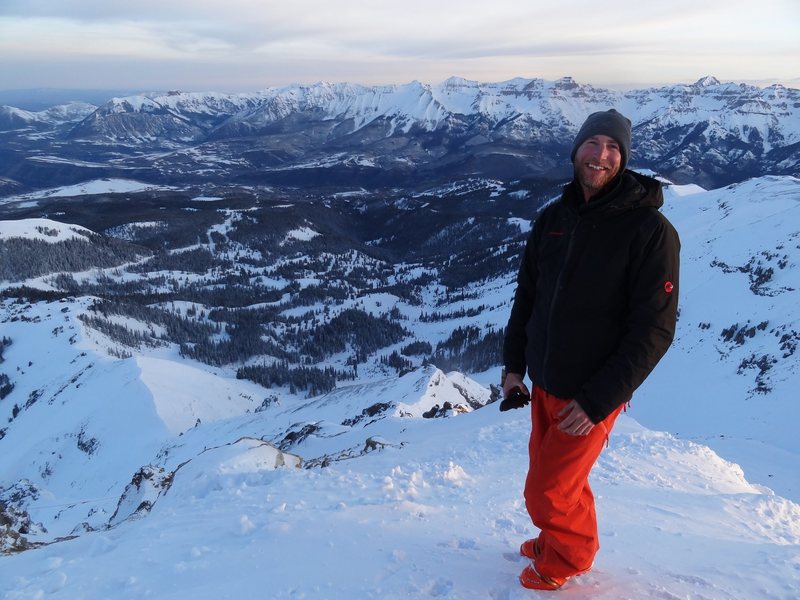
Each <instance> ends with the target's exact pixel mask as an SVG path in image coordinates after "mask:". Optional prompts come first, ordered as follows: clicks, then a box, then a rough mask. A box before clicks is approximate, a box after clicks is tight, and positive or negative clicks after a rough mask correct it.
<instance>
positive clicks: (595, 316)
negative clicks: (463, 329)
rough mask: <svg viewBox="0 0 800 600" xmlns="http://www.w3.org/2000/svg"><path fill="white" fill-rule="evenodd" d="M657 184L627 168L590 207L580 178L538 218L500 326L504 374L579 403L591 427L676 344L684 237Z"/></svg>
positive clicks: (625, 397) (626, 397)
mask: <svg viewBox="0 0 800 600" xmlns="http://www.w3.org/2000/svg"><path fill="white" fill-rule="evenodd" d="M663 202H664V198H663V195H662V192H661V184H660V183H659V182H658V181H656V180H655V179H652V178H650V177H646V176H644V175H640V174H638V173H634V172H633V171H625V172H624V173H623V174H622V176H621V177H619V178H618V180H617V182H616V184H612V187H611V189H610V190H607V191H604V192H603V193H602V194H601V195H600V196H597V197H595V198H592V200H591V201H590V202H588V203H586V202H584V201H583V195H582V193H581V191H580V188H579V187H578V184H577V183H576V182H574V181H573V182H572V183H570V184H569V185H567V186H566V187H565V188H564V192H563V194H562V196H561V198H560V200H558V201H556V202H554V203H553V204H551V205H549V206H547V207H546V208H545V209H544V210H543V211H542V213H541V214H540V215H539V217H538V218H537V220H536V223H535V224H534V227H533V231H531V234H530V236H529V238H528V241H527V243H526V246H525V252H524V254H523V257H522V264H521V266H520V270H519V275H518V279H517V290H516V293H515V295H514V304H513V307H512V309H511V316H510V318H509V321H508V327H507V328H506V335H505V341H504V345H503V359H504V363H505V367H506V370H507V371H508V372H512V373H521V374H522V375H524V374H525V373H526V371H527V373H528V374H529V375H530V378H531V380H532V381H533V382H534V383H535V384H536V385H538V386H539V387H541V388H543V389H544V390H545V391H547V392H549V393H550V394H553V395H555V396H558V397H560V398H564V399H571V398H574V399H576V400H577V401H578V402H579V403H580V405H581V407H582V408H583V409H584V411H586V414H587V415H588V416H589V418H590V419H591V420H592V421H593V422H594V423H599V422H600V421H602V420H603V419H604V418H605V417H606V416H608V415H609V414H610V413H611V412H613V411H614V409H615V408H617V407H618V406H620V405H621V404H623V403H625V402H627V401H629V400H630V398H631V396H632V395H633V392H634V390H635V389H636V388H637V387H639V385H640V384H641V383H642V382H643V381H644V380H645V378H646V377H647V376H648V375H649V374H650V372H651V371H652V370H653V368H654V367H655V366H656V363H657V362H658V361H659V360H660V359H661V357H662V356H663V355H664V353H665V352H666V351H667V348H668V347H669V345H670V344H671V343H672V339H673V337H674V335H675V322H676V316H677V308H678V268H679V252H680V240H679V239H678V234H677V232H676V231H675V229H674V228H673V226H672V225H671V224H670V223H669V221H668V220H667V219H666V217H664V216H663V215H662V214H661V213H660V212H659V210H658V209H659V207H661V205H662V204H663Z"/></svg>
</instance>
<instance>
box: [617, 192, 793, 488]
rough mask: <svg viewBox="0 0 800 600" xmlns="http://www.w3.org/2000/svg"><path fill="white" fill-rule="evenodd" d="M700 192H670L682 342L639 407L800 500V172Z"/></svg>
mask: <svg viewBox="0 0 800 600" xmlns="http://www.w3.org/2000/svg"><path fill="white" fill-rule="evenodd" d="M696 191H697V189H696V188H695V189H693V188H691V187H682V186H675V187H673V188H671V189H670V190H668V191H667V193H666V204H665V209H664V212H665V213H666V214H667V216H668V217H669V218H670V219H671V220H672V222H673V223H675V224H676V226H677V228H678V231H679V233H680V236H681V240H682V249H681V298H680V319H679V323H678V333H677V340H676V342H675V344H674V346H673V348H672V349H671V350H670V351H669V352H668V353H667V355H666V357H665V358H664V361H663V363H662V365H661V366H660V367H659V368H658V370H657V371H656V372H655V373H654V374H653V376H652V377H651V378H650V379H648V381H647V382H645V386H644V392H645V393H646V394H647V396H648V398H647V400H646V401H644V400H642V401H641V402H639V401H637V400H634V411H633V414H634V416H635V417H636V418H637V419H640V420H641V421H642V422H643V423H644V424H646V425H647V426H648V427H651V428H657V429H665V430H667V431H670V432H673V433H675V434H677V435H680V436H681V437H684V438H688V439H694V440H697V441H700V442H702V443H707V444H709V445H710V446H711V447H713V448H715V449H716V450H717V451H718V452H721V453H723V454H724V455H725V456H728V457H730V458H731V459H732V460H735V461H736V462H738V463H741V464H742V465H743V466H744V467H745V468H746V471H747V472H748V473H750V474H751V476H752V477H754V478H756V480H757V481H758V482H760V483H763V484H765V485H771V486H773V487H775V488H776V489H777V490H778V491H779V492H780V493H783V494H787V495H789V496H790V497H792V498H795V499H796V500H797V499H800V476H798V470H797V468H796V465H797V464H798V463H797V461H798V460H799V459H800V445H798V438H797V434H796V432H795V430H794V423H797V422H799V421H800V403H798V401H797V400H798V392H797V390H798V389H800V353H798V352H797V348H798V343H800V321H798V306H800V302H798V300H799V299H800V180H799V179H796V178H792V177H764V178H759V179H753V180H749V181H746V182H744V183H741V184H738V185H734V186H730V187H727V188H723V189H719V190H712V191H708V192H700V193H692V192H696Z"/></svg>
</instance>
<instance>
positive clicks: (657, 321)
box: [575, 213, 680, 423]
mask: <svg viewBox="0 0 800 600" xmlns="http://www.w3.org/2000/svg"><path fill="white" fill-rule="evenodd" d="M659 217H660V218H659V222H658V225H657V226H656V227H654V228H653V229H652V230H651V231H652V233H651V234H650V235H649V237H648V238H647V239H645V240H644V241H643V242H642V244H641V248H640V249H639V251H638V252H635V253H634V258H633V260H632V262H631V269H630V277H629V283H628V290H627V296H628V304H627V307H626V312H625V321H624V327H623V335H622V337H621V339H620V342H619V344H618V345H617V348H616V350H615V352H613V353H612V354H611V356H610V357H609V358H608V359H607V360H606V362H605V363H604V365H603V367H602V368H601V369H600V370H598V371H597V372H596V373H595V374H594V375H593V376H592V377H591V378H589V380H588V381H587V382H586V383H585V384H584V386H583V387H582V388H581V391H580V392H579V393H578V395H577V396H576V398H575V399H576V400H577V401H578V403H579V404H580V405H581V407H582V408H583V409H584V411H586V414H587V415H588V416H589V418H590V419H591V420H592V421H593V422H594V423H599V422H600V421H602V420H603V419H605V418H606V417H607V416H608V415H609V414H611V413H612V412H613V411H614V410H615V409H616V408H617V407H618V406H620V405H622V404H624V403H625V402H628V401H629V400H630V399H631V397H632V396H633V392H634V391H635V390H636V388H638V387H639V386H640V385H641V384H642V382H644V380H645V379H646V378H647V376H648V375H649V374H650V372H651V371H652V370H653V368H654V367H655V366H656V364H657V363H658V362H659V360H661V357H662V356H664V354H665V353H666V351H667V349H668V348H669V346H670V344H671V343H672V340H673V338H674V337H675V327H676V322H677V312H678V277H679V269H680V239H679V237H678V233H677V232H676V231H675V228H674V227H673V226H672V225H671V224H670V223H669V221H667V219H666V218H665V217H663V216H662V215H661V214H660V213H659Z"/></svg>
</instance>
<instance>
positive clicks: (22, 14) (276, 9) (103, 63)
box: [0, 0, 800, 86]
mask: <svg viewBox="0 0 800 600" xmlns="http://www.w3.org/2000/svg"><path fill="white" fill-rule="evenodd" d="M798 7H800V3H797V2H796V1H795V0H760V1H759V2H758V3H757V4H753V3H752V2H750V1H747V2H745V0H727V1H726V2H722V1H721V0H706V1H705V2H697V1H696V0H672V2H670V3H647V2H642V1H641V0H635V1H634V0H620V2H618V3H617V4H616V5H615V6H614V10H608V9H607V7H606V8H598V6H597V4H596V2H594V1H589V0H565V1H564V2H562V3H553V4H552V5H545V6H542V5H541V4H540V3H533V2H520V0H493V1H492V2H491V3H487V2H485V0H480V1H479V0H406V1H405V2H403V3H402V4H400V3H398V2H396V1H395V0H393V1H391V2H390V1H388V0H371V1H369V2H365V1H363V0H326V1H323V0H291V1H288V2H274V1H271V0H270V1H265V0H225V2H219V0H193V1H189V0H169V1H164V0H139V1H137V2H120V3H117V2H109V1H108V0H102V1H101V0H70V1H69V2H66V1H64V0H2V1H0V67H2V68H3V70H4V72H5V73H11V72H14V73H18V72H19V71H20V69H17V66H20V65H23V64H24V65H26V67H25V69H27V71H25V69H23V72H26V74H27V77H28V78H29V79H30V78H33V77H34V76H35V75H37V74H40V75H41V78H40V79H41V80H42V81H41V84H42V85H46V81H44V80H45V77H44V75H45V73H50V71H51V69H50V65H52V64H56V63H57V64H60V65H62V66H63V68H68V69H69V68H70V66H69V65H72V67H71V68H72V70H73V71H85V70H86V69H87V65H90V64H91V60H90V58H91V57H92V56H94V57H96V69H97V70H100V69H108V71H105V72H104V73H103V74H104V75H106V76H108V77H112V78H121V77H122V76H124V75H126V74H127V75H133V74H134V73H135V74H137V75H139V74H141V75H142V76H143V77H145V76H146V72H147V71H148V70H149V71H150V72H151V73H152V82H151V85H155V84H156V83H157V81H156V76H157V75H159V74H166V73H168V72H169V69H175V71H174V72H173V79H178V78H181V77H185V79H186V80H187V81H189V79H191V78H190V77H189V76H188V75H187V73H189V72H191V73H198V74H199V73H205V77H206V81H208V84H206V85H207V86H208V85H211V84H213V83H214V82H215V81H227V80H229V79H231V73H240V72H243V73H246V72H247V71H248V70H249V71H250V72H251V73H252V74H253V75H252V77H253V82H254V83H255V82H263V81H265V80H268V81H270V82H271V83H275V82H279V81H284V82H289V81H300V80H307V79H308V78H311V79H313V80H319V79H328V80H341V79H342V78H343V77H346V78H347V79H348V80H351V81H358V82H363V83H371V82H375V79H376V77H381V78H382V79H383V82H398V81H407V80H410V79H422V80H432V79H434V78H436V77H439V76H440V74H442V73H444V76H443V77H442V78H444V77H446V76H447V75H452V74H457V75H463V76H466V77H470V78H479V77H480V78H484V77H488V79H491V80H499V79H503V78H510V77H513V76H515V75H522V76H539V77H545V78H557V77H560V76H564V75H573V76H575V77H576V78H579V79H580V80H583V81H586V82H589V83H606V82H611V81H614V80H617V81H620V80H621V79H623V78H629V77H636V78H640V79H641V78H642V77H647V78H648V79H649V80H650V81H656V80H660V81H670V80H673V81H674V78H675V77H676V76H677V77H679V78H680V79H681V80H683V81H686V80H688V79H690V78H691V77H694V76H698V77H699V76H701V75H704V74H708V73H711V74H715V75H717V76H718V77H723V78H724V77H731V78H735V77H736V73H737V65H738V66H739V67H740V69H741V70H740V72H741V75H740V77H749V78H759V77H783V78H789V77H796V76H797V67H796V65H797V64H798V63H800V47H798V42H797V39H796V38H797V37H798V36H796V28H797V24H798V22H800V19H799V18H798V15H800V8H798ZM115 60H116V62H117V64H118V65H119V66H118V67H114V66H113V64H114V61H115ZM123 65H124V67H125V69H127V72H126V71H123V70H122V69H121V67H122V66H123ZM137 65H147V68H146V69H145V68H134V67H136V66H137ZM12 66H13V70H12ZM90 69H91V68H90ZM695 69H699V73H696V72H695ZM415 70H416V72H415ZM181 71H182V72H181ZM723 71H725V72H723ZM745 71H746V72H745ZM292 73H294V74H295V75H294V76H291V74H292ZM492 73H494V74H495V75H494V76H492ZM728 73H730V74H728ZM77 74H78V75H79V76H81V77H89V76H91V75H94V76H96V77H100V76H101V73H99V72H97V73H94V74H92V73H90V71H85V72H79V73H77ZM242 77H243V78H246V75H245V74H243V75H242ZM12 81H14V78H7V77H4V81H3V82H2V83H1V84H2V85H4V86H8V85H9V84H10V83H11V82H12ZM123 84H124V82H119V83H118V84H116V85H123ZM197 85H201V82H200V81H199V80H198V81H197Z"/></svg>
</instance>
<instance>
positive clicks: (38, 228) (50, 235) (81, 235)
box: [0, 219, 92, 244]
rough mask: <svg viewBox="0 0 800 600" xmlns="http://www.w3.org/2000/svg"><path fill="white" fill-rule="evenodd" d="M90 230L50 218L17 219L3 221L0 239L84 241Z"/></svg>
mask: <svg viewBox="0 0 800 600" xmlns="http://www.w3.org/2000/svg"><path fill="white" fill-rule="evenodd" d="M91 236H92V232H91V231H90V230H89V229H86V228H85V227H81V226H80V225H67V224H65V223H59V222H58V221H53V220H51V219H20V220H19V221H3V222H2V227H0V240H7V239H9V238H21V239H25V240H39V241H42V242H48V243H50V244H56V243H58V242H63V241H66V240H69V239H78V240H84V241H86V239H87V238H89V237H91Z"/></svg>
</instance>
